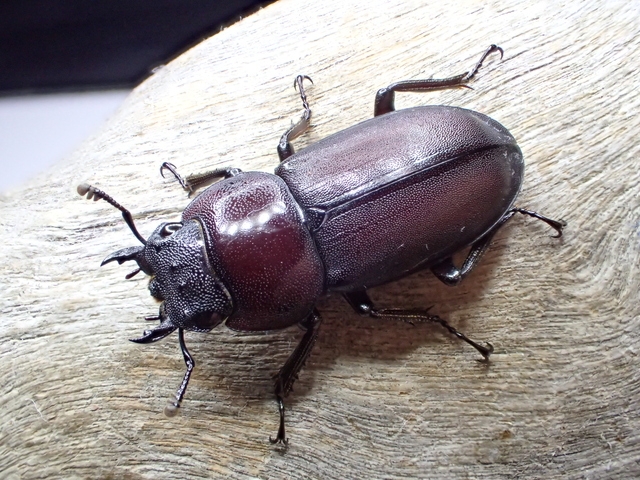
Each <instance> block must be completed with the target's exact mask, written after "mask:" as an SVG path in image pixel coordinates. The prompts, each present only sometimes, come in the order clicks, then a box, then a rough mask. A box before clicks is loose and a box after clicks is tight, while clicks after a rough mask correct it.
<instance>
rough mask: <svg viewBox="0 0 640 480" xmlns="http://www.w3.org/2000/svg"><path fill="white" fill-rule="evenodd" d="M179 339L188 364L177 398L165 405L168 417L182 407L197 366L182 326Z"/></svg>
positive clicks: (165, 412) (179, 330)
mask: <svg viewBox="0 0 640 480" xmlns="http://www.w3.org/2000/svg"><path fill="white" fill-rule="evenodd" d="M178 339H179V341H180V349H181V350H182V356H183V357H184V363H185V365H186V366H187V371H186V372H185V373H184V377H183V378H182V383H181V384H180V386H179V387H178V391H177V392H176V399H175V400H174V401H173V402H170V403H169V405H167V406H166V407H164V414H165V415H166V416H167V417H173V416H175V415H176V414H177V413H178V408H180V403H181V402H182V398H183V397H184V394H185V392H186V391H187V385H188V384H189V379H190V378H191V372H192V371H193V368H194V367H195V366H196V362H195V360H194V359H193V357H192V356H191V354H190V353H189V350H187V346H186V345H185V343H184V329H182V328H179V329H178Z"/></svg>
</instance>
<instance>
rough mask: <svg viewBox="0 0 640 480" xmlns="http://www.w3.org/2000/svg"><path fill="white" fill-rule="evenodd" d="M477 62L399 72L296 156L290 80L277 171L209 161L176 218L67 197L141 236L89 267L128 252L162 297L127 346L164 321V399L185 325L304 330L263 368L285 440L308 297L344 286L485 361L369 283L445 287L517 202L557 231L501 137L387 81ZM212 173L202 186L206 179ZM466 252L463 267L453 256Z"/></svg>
mask: <svg viewBox="0 0 640 480" xmlns="http://www.w3.org/2000/svg"><path fill="white" fill-rule="evenodd" d="M494 52H500V56H501V58H502V55H503V51H502V49H501V48H500V47H498V46H496V45H491V46H490V47H489V48H488V49H487V50H486V51H485V52H484V53H483V54H482V56H481V57H480V60H479V61H478V62H477V64H476V65H475V67H474V68H473V69H472V70H470V71H469V72H466V73H464V74H461V75H457V76H454V77H449V78H445V79H429V80H408V81H402V82H398V83H394V84H392V85H390V86H389V87H387V88H383V89H381V90H379V91H378V93H377V95H376V98H375V107H374V118H371V119H369V120H366V121H364V122H362V123H359V124H357V125H354V126H352V127H350V128H347V129H345V130H342V131H340V132H338V133H335V134H333V135H331V136H329V137H327V138H325V139H323V140H321V141H319V142H317V143H315V144H312V145H310V146H308V147H306V148H304V149H303V150H301V151H299V152H298V153H295V152H294V148H293V146H292V144H291V141H292V140H293V139H295V138H296V137H298V136H299V135H301V134H302V133H303V132H304V131H305V130H306V129H307V128H309V126H310V120H311V110H310V108H309V104H308V102H307V98H306V94H305V90H304V86H303V82H304V80H305V79H306V80H309V81H311V79H310V78H309V77H307V76H302V75H301V76H298V77H297V78H296V80H295V83H294V86H297V89H298V91H299V93H300V97H301V99H302V103H303V107H304V113H303V115H302V118H301V119H300V120H299V121H298V122H297V123H296V124H295V125H293V126H292V127H291V128H289V129H288V130H287V131H286V132H285V133H284V134H283V135H282V137H281V139H280V142H279V144H278V148H277V151H278V155H279V157H280V162H281V163H280V164H279V165H278V167H277V168H276V169H275V174H269V173H262V172H242V171H241V170H239V169H237V168H231V167H226V168H220V169H216V170H213V171H210V172H207V173H204V174H199V175H192V176H189V177H187V178H183V177H182V176H180V175H179V174H178V172H177V169H176V168H175V166H174V165H172V164H170V163H164V164H163V165H162V167H161V168H160V172H161V173H162V174H163V175H164V171H165V170H167V171H170V172H171V173H172V174H173V175H174V176H175V177H176V179H177V180H178V181H179V182H180V184H181V185H182V187H183V188H184V189H185V190H186V191H188V192H189V193H192V192H193V191H194V190H196V189H198V188H200V187H204V186H207V185H210V186H208V188H207V189H206V190H204V191H203V192H202V193H201V194H200V195H199V196H197V197H196V198H195V199H194V200H193V201H192V202H191V203H190V204H189V205H188V206H187V208H186V209H185V210H184V212H183V214H182V221H180V222H169V223H163V224H161V225H160V226H158V227H157V228H156V229H155V231H154V232H153V233H152V234H151V236H150V237H149V238H148V239H145V238H144V237H143V236H142V235H141V234H140V233H139V232H138V230H137V229H136V227H135V225H134V222H133V217H132V216H131V213H130V212H129V211H128V210H127V209H126V208H124V207H122V206H121V205H120V204H119V203H118V202H116V201H115V200H114V199H113V198H112V197H110V196H109V195H107V194H106V193H105V192H103V191H102V190H99V189H97V188H95V187H92V186H90V185H87V184H82V185H80V186H79V187H78V193H79V194H80V195H87V197H88V198H92V197H93V198H94V199H96V200H98V199H104V200H106V201H107V202H109V203H110V204H111V205H113V206H114V207H116V208H118V209H119V210H120V211H121V212H122V216H123V218H124V220H125V222H126V223H127V225H128V226H129V228H130V229H131V231H132V232H133V234H134V235H135V236H136V237H137V239H138V240H139V241H140V242H141V243H142V246H138V247H129V248H125V249H122V250H118V251H117V252H114V253H112V254H111V255H109V256H107V257H106V258H105V259H104V261H103V262H102V265H104V264H106V263H109V262H112V261H117V262H118V263H119V264H122V263H123V262H126V261H131V260H132V261H135V262H136V263H137V264H138V268H137V269H136V270H135V271H133V272H131V273H130V274H129V275H127V279H128V278H131V277H132V276H134V275H135V274H137V273H138V272H140V271H143V272H144V273H145V274H147V275H149V276H150V277H151V281H150V283H149V290H150V292H151V295H152V296H153V297H155V298H156V299H158V300H160V301H161V304H160V311H159V313H158V315H155V316H152V317H147V320H155V321H159V325H157V326H156V327H155V328H152V329H150V330H145V332H144V333H143V335H142V336H141V337H139V338H135V339H132V341H133V342H137V343H150V342H155V341H157V340H160V339H162V338H164V337H166V336H167V335H169V334H170V333H172V332H173V331H175V330H178V339H179V342H180V347H181V349H182V353H183V355H184V360H185V363H186V366H187V370H186V373H185V375H184V379H183V381H182V383H181V385H180V387H179V388H178V390H177V392H176V398H175V401H173V402H172V403H171V404H170V405H169V406H167V408H165V413H166V414H167V415H168V416H171V415H174V414H175V413H176V411H177V409H178V407H179V406H180V403H181V401H182V398H183V396H184V393H185V390H186V388H187V384H188V382H189V378H190V376H191V372H192V370H193V367H194V365H195V362H194V360H193V358H192V357H191V355H190V354H189V351H188V350H187V347H186V346H185V342H184V331H185V330H190V331H197V332H207V331H210V330H211V329H213V328H214V327H216V326H218V325H220V324H221V323H223V322H224V323H225V324H226V326H227V327H229V328H231V329H234V330H238V331H243V332H249V331H270V330H278V329H282V328H286V327H289V326H291V325H294V324H299V325H300V326H301V327H302V328H303V329H304V330H305V333H304V335H303V337H302V340H301V341H300V343H299V344H298V346H297V347H296V348H295V350H294V351H293V353H292V354H291V355H290V356H289V358H288V359H287V361H286V362H285V364H284V366H283V367H282V368H281V369H280V371H279V372H278V373H277V374H276V375H275V396H276V400H277V404H278V409H279V414H280V423H279V428H278V433H277V436H276V438H275V439H272V438H271V437H270V438H269V440H270V441H271V442H272V443H276V442H279V443H284V444H286V443H287V439H286V436H285V422H284V415H285V408H284V401H283V399H284V398H285V397H286V396H287V394H288V393H289V392H290V391H291V387H292V385H293V383H294V380H295V379H296V378H297V374H298V372H299V371H300V369H301V368H302V366H303V365H304V363H305V361H306V360H307V358H308V357H309V354H310V353H311V350H312V348H313V345H314V343H315V341H316V339H317V337H318V329H319V326H320V322H321V317H320V314H319V313H318V312H317V310H316V309H315V304H316V302H317V300H318V298H319V297H321V296H322V295H325V294H327V293H329V292H339V293H342V295H343V296H344V298H345V299H346V300H347V302H348V303H349V304H350V305H351V306H352V307H353V309H354V310H355V311H356V312H357V313H359V314H361V315H364V316H368V317H371V318H376V319H386V318H393V319H403V320H405V321H408V322H435V323H438V324H440V325H442V326H443V327H444V328H446V329H447V330H448V331H449V332H450V333H451V334H453V335H455V336H456V337H458V338H459V339H461V340H463V341H465V342H467V343H469V344H470V345H472V346H473V347H474V348H475V349H476V350H478V351H479V352H480V353H481V354H482V356H483V357H484V359H487V358H488V357H489V355H490V354H491V352H492V351H493V347H492V346H491V344H487V345H486V346H485V345H480V344H478V343H476V342H474V341H473V340H471V339H469V338H467V337H466V336H465V335H464V334H462V333H461V332H459V331H457V330H456V329H455V328H453V327H452V326H451V325H449V324H448V323H447V322H446V321H445V320H443V319H442V318H440V317H438V316H437V315H432V314H430V313H428V311H427V310H415V311H414V310H402V309H381V308H378V307H376V306H375V305H374V304H373V303H372V301H371V299H370V298H369V296H368V294H367V289H369V288H370V287H374V286H377V285H381V284H384V283H388V282H391V281H393V280H396V279H399V278H401V277H404V276H406V275H409V274H411V273H413V272H416V271H418V270H423V269H427V268H429V269H431V271H432V272H433V273H434V274H435V276H436V277H437V278H438V279H440V280H441V281H442V282H444V283H445V284H447V285H457V284H458V283H459V282H460V281H461V280H462V279H463V278H465V277H466V276H467V275H468V274H469V273H470V272H471V271H472V270H473V268H474V267H475V266H476V265H477V264H478V261H479V259H480V257H481V256H482V254H483V253H484V252H485V251H486V250H487V248H488V247H489V244H490V242H491V239H492V238H493V236H494V235H495V233H496V232H497V231H498V230H499V229H500V228H501V227H502V226H503V225H504V224H505V223H506V222H507V221H508V220H509V219H510V218H511V217H513V215H514V214H516V213H521V214H525V215H529V216H531V217H534V218H537V219H539V220H542V221H544V222H546V223H547V224H548V225H550V226H551V227H552V228H553V229H555V230H556V232H557V235H556V237H560V236H561V235H562V229H563V227H564V226H565V222H563V221H561V220H560V221H558V220H552V219H550V218H547V217H545V216H542V215H540V214H538V213H535V212H532V211H529V210H525V209H522V208H518V207H515V206H514V202H515V199H516V197H517V195H518V192H519V191H520V186H521V184H522V180H523V175H524V162H523V157H522V153H521V151H520V149H519V148H518V146H517V144H516V141H515V139H514V138H513V136H512V135H511V134H510V133H509V132H508V131H507V130H506V129H505V128H504V127H503V126H502V125H500V124H499V123H498V122H496V121H495V120H493V119H491V118H489V117H487V116H486V115H483V114H481V113H477V112H474V111H471V110H465V109H462V108H458V107H451V106H422V107H415V108H408V109H403V110H397V111H396V110H395V108H394V94H395V92H429V91H433V90H440V89H447V88H456V87H467V85H466V82H468V81H469V80H471V79H472V78H473V77H474V75H475V74H476V73H477V72H478V70H479V69H480V67H481V66H482V62H483V61H484V60H485V59H486V57H487V56H488V55H490V54H491V53H494ZM214 182H215V183H214ZM466 248H469V252H468V254H467V256H466V259H465V260H464V262H463V263H462V266H460V267H457V266H456V265H455V264H454V262H453V260H452V257H453V255H454V254H455V253H457V252H460V251H462V250H464V249H466Z"/></svg>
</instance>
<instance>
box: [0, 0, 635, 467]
mask: <svg viewBox="0 0 640 480" xmlns="http://www.w3.org/2000/svg"><path fill="white" fill-rule="evenodd" d="M639 10H640V9H639V8H638V4H637V2H628V1H619V2H618V1H610V0H606V1H605V0H602V1H582V2H580V1H559V2H553V3H546V2H528V1H521V2H515V1H509V0H508V1H505V0H501V1H496V0H491V1H489V2H484V3H480V2H476V1H472V0H469V1H466V0H457V1H455V2H450V1H441V2H430V3H429V4H421V3H420V2H408V1H407V2H403V1H398V0H395V1H388V0H385V1H375V0H374V1H372V0H368V1H366V2H365V1H352V2H343V1H325V2H304V1H300V0H281V1H280V2H277V3H275V4H273V5H271V6H269V7H268V8H265V9H264V10H261V11H260V12H258V13H256V14H255V15H252V16H250V17H249V18H247V19H245V20H243V21H241V22H239V23H237V24H235V25H233V26H231V27H230V28H228V29H226V30H224V31H223V32H221V33H220V34H218V35H216V36H214V37H212V38H210V39H208V40H206V41H203V42H202V43H201V44H200V45H198V46H196V47H195V48H193V49H191V50H189V51H188V52H186V53H185V54H183V55H181V56H180V57H179V58H177V59H176V60H174V61H173V62H171V63H170V64H169V65H167V66H166V67H164V68H162V69H160V70H159V71H158V72H156V73H154V74H153V75H152V76H151V77H150V78H149V79H148V80H147V81H145V82H144V83H143V84H142V85H141V86H140V87H138V88H137V89H136V90H135V91H134V92H133V93H132V95H131V96H130V97H129V99H128V100H127V101H126V103H125V104H124V105H123V107H122V108H121V109H120V110H119V112H118V113H117V114H116V115H114V117H113V118H112V119H111V120H110V121H109V123H108V124H107V125H106V126H105V127H104V128H103V129H102V130H101V131H100V132H99V133H97V134H96V135H95V136H94V137H93V138H91V139H90V140H89V141H87V142H86V143H85V144H84V145H83V146H82V147H81V148H80V149H79V150H78V151H77V152H75V153H74V154H73V155H72V156H71V157H70V158H68V159H67V160H66V161H65V162H63V163H61V164H60V165H58V166H56V167H55V168H53V169H51V170H50V171H49V172H48V173H47V174H45V175H42V176H41V177H39V178H37V179H35V180H34V181H32V182H30V183H28V184H26V185H24V186H23V187H22V188H20V189H18V190H16V191H14V192H11V193H9V194H7V195H5V197H4V199H3V203H2V207H1V212H0V224H1V231H0V235H1V242H2V245H3V246H4V247H3V253H4V256H3V261H2V266H1V267H0V268H1V270H0V273H1V275H0V278H1V280H0V281H1V282H2V287H1V291H2V295H1V299H0V308H1V311H2V320H3V321H2V327H1V329H2V330H1V332H2V336H1V340H0V355H1V357H0V358H1V362H0V372H1V379H2V380H1V381H2V400H1V406H2V408H1V410H0V411H1V412H2V413H1V425H2V428H1V431H0V476H2V477H3V478H12V479H17V478H24V479H28V478H54V477H57V478H180V479H183V478H215V477H230V478H239V479H249V478H265V479H266V478H268V479H273V478H287V479H292V478H300V479H303V478H305V479H306V478H347V479H350V478H353V479H361V478H436V479H439V478H442V479H451V478H492V479H495V478H503V479H511V478H545V479H549V478H558V479H560V478H598V479H601V478H637V477H640V465H639V464H638V458H640V443H639V441H640V433H639V432H640V425H639V422H638V414H639V410H640V408H639V401H638V398H639V397H638V395H639V390H638V381H639V378H638V376H639V375H638V368H637V365H638V331H639V328H640V325H639V323H640V322H639V308H638V287H639V277H638V273H639V272H638V257H639V254H638V252H639V247H640V237H639V223H638V222H639V218H640V205H639V201H638V198H639V197H638V193H639V192H638V185H639V173H638V171H639V169H638V158H639V153H640V152H639V147H638V141H637V135H638V132H639V131H640V120H639V117H638V114H637V112H638V111H639V107H640V105H639V104H640V100H639V98H640V97H639V96H638V93H637V85H638V81H637V64H638V59H639V58H640V40H639V37H638V31H639V26H640V20H639V19H640V11H639ZM490 43H498V44H500V45H501V46H502V47H504V49H505V58H504V60H503V61H502V62H499V61H498V60H497V59H496V58H492V59H491V60H490V61H488V62H487V63H486V65H485V67H484V68H483V70H482V71H481V74H480V75H479V77H478V78H477V80H476V81H475V83H474V88H475V90H474V91H467V90H459V91H449V92H442V93H438V94H432V95H428V96H426V95H408V94H406V95H401V96H400V97H399V100H398V103H399V105H400V106H409V105H418V104H425V103H447V104H456V105H460V106H464V107H468V108H472V109H476V110H478V111H481V112H484V113H487V114H489V115H491V116H492V117H494V118H495V119H497V120H498V121H500V122H501V123H503V124H504V125H505V126H507V127H508V128H509V129H510V130H511V131H512V133H513V134H514V135H515V136H516V138H518V140H519V142H520V145H521V147H522V149H523V151H524V153H525V155H526V160H527V162H528V163H527V171H526V182H525V186H524V190H523V192H522V195H521V199H520V204H521V205H522V206H527V207H530V208H534V209H538V210H540V211H541V212H544V213H546V214H548V215H551V216H556V217H561V218H564V219H566V220H567V221H568V222H569V226H568V227H567V231H566V236H565V237H564V238H563V239H562V241H557V240H555V239H552V238H550V237H549V235H550V233H551V232H550V231H549V229H548V228H545V226H544V225H542V224H541V223H539V222H535V221H530V220H527V219H524V218H518V219H517V220H514V221H513V222H512V224H511V225H510V226H508V227H507V228H505V229H504V231H502V232H501V233H500V234H499V235H498V236H497V237H496V240H495V242H494V245H493V248H492V249H491V251H490V252H489V254H488V255H487V257H486V258H485V260H484V262H483V264H482V266H481V267H480V268H479V269H478V271H476V272H474V274H473V275H471V277H470V278H469V279H468V280H467V281H466V282H465V283H464V284H463V285H462V286H460V287H458V288H447V287H445V286H443V285H441V284H440V283H439V282H438V281H437V280H435V279H434V278H433V277H432V276H430V275H429V274H428V273H424V274H420V275H416V276H414V277H412V278H409V279H405V280H403V281H401V282H398V283H395V284H392V285H388V286H385V287H381V288H378V289H376V290H375V292H373V295H374V298H375V300H376V301H378V302H379V303H380V304H381V305H384V306H390V307H394V306H395V307H398V306H401V307H420V306H430V305H435V307H434V310H433V311H435V312H437V313H439V314H441V315H442V316H443V317H445V318H447V319H449V320H450V321H451V322H452V323H453V324H454V325H456V326H458V327H459V328H461V329H462V330H464V331H465V332H466V333H467V334H468V335H469V336H471V337H473V338H476V339H479V340H484V339H486V340H490V341H491V342H492V343H493V344H494V345H495V347H496V353H495V355H494V356H493V359H492V362H491V365H489V366H485V365H482V364H481V363H478V362H476V361H475V360H476V359H477V358H478V355H477V354H476V352H474V351H473V350H472V349H471V348H469V347H468V346H466V345H464V344H461V343H458V342H456V341H455V340H452V339H450V338H449V337H447V336H446V335H444V334H443V333H441V332H440V331H439V330H438V329H436V328H432V327H429V326H416V327H411V326H410V325H406V324H394V323H372V322H371V321H367V320H365V319H360V318H358V317H356V316H355V315H354V314H353V313H351V312H350V310H349V308H348V307H347V306H346V305H345V304H344V302H342V301H341V299H340V298H331V299H327V300H323V301H322V303H321V305H320V309H321V311H322V313H323V315H324V318H325V323H324V325H323V329H322V332H321V335H320V338H319V340H318V343H317V345H316V348H315V351H314V353H313V355H312V357H311V360H310V362H309V364H308V365H307V367H306V368H305V369H304V370H303V372H302V374H301V376H300V381H299V382H298V383H297V385H296V391H295V393H294V394H293V395H292V396H291V398H290V399H289V402H288V405H289V407H290V414H289V417H288V428H289V430H288V435H289V438H290V440H291V444H290V447H289V449H288V450H287V451H286V453H284V454H282V452H281V451H279V450H278V449H276V448H274V447H273V446H271V445H270V444H269V443H268V442H267V437H268V436H269V435H274V434H275V430H276V426H277V413H276V407H275V404H274V403H273V400H272V387H271V381H270V375H271V374H272V373H273V372H275V371H276V370H277V369H278V368H279V366H280V365H281V364H282V362H283V361H284V359H285V358H286V356H287V355H288V354H289V352H290V351H291V350H292V348H293V346H294V345H295V342H296V341H297V339H298V338H299V332H298V331H297V330H296V329H292V330H291V331H285V332H280V333H277V334H274V335H249V336H247V335H238V334H235V333H232V332H229V331H228V330H225V329H224V328H220V329H218V330H216V331H215V332H213V333H210V334H207V335H202V334H189V335H188V338H187V340H188V342H189V344H190V346H191V351H192V353H193V355H194V356H195V357H196V359H197V361H198V365H197V369H196V371H195V374H194V378H193V381H192V384H191V386H190V389H189V391H188V396H187V400H186V401H185V404H184V408H183V409H182V414H181V415H180V416H178V417H176V418H173V419H167V418H165V417H164V416H163V414H162V408H163V406H164V404H165V402H166V399H167V398H168V397H169V396H170V395H171V394H172V392H173V390H174V388H175V387H176V386H177V385H178V383H179V381H180V378H181V376H182V373H183V368H184V367H183V363H182V359H181V355H180V353H179V349H178V345H177V342H176V340H175V336H174V337H171V338H170V339H167V340H165V341H163V342H161V343H159V344H155V345H151V346H138V345H134V344H132V343H129V342H127V341H126V339H127V338H131V337H134V336H137V335H139V333H140V332H141V331H142V330H143V329H144V328H145V327H146V325H145V324H144V321H143V320H142V317H143V316H144V315H148V314H151V313H153V311H154V310H155V308H156V307H155V306H154V304H153V302H152V301H151V299H150V297H149V296H148V291H147V290H146V281H145V280H144V279H142V278H139V279H135V280H131V281H125V280H124V279H123V276H124V274H125V273H126V272H128V269H125V268H118V267H117V266H115V265H109V266H107V267H104V268H98V265H99V262H100V260H101V259H102V258H103V257H104V256H105V255H106V254H107V253H110V252H112V251H113V250H115V249H117V248H121V247H125V246H129V245H135V244H136V241H135V239H134V238H133V236H132V235H131V234H130V233H129V232H128V230H127V228H126V226H125V225H124V224H123V222H122V221H121V219H120V217H119V214H118V212H117V211H115V210H114V209H112V208H111V207H109V206H108V205H106V204H105V203H104V202H98V203H89V202H87V201H86V200H83V199H81V198H80V197H78V196H77V195H76V193H75V191H74V190H75V185H76V184H77V183H79V182H81V181H87V180H88V181H91V182H92V183H95V184H96V185H98V186H100V187H102V188H104V189H105V190H107V191H108V192H109V193H111V194H112V195H113V196H114V197H116V198H117V199H118V201H120V202H121V203H123V204H124V205H126V206H128V207H129V208H131V210H132V211H133V212H134V213H135V216H136V219H137V222H138V225H139V228H140V229H141V230H142V231H143V232H144V233H145V234H148V233H149V232H150V231H151V230H152V228H154V226H155V225H156V224H157V223H158V222H159V221H161V220H165V219H175V218H178V216H179V212H180V210H181V209H182V208H184V206H185V205H186V204H187V202H188V200H187V199H186V198H185V196H184V195H183V194H182V193H181V191H180V190H179V189H178V188H177V186H176V184H175V183H172V182H169V181H167V180H162V179H161V178H160V176H159V174H158V167H159V165H160V164H161V163H162V162H163V161H170V162H173V163H175V164H176V165H177V166H178V167H179V168H180V170H181V171H182V172H184V173H189V172H197V171H202V170H204V169H206V168H209V167H211V166H214V165H216V166H217V165H233V166H238V167H241V168H243V169H245V170H251V169H260V170H266V171H268V170H271V169H272V168H273V167H274V165H275V164H276V162H277V157H276V154H275V145H276V143H277V140H278V138H279V135H280V134H281V133H282V131H283V130H284V129H285V128H286V127H287V126H288V125H289V124H290V122H291V120H292V119H294V118H297V116H298V115H299V113H300V104H299V103H300V102H299V99H298V98H297V96H296V94H295V92H294V91H293V88H292V83H293V78H294V76H295V75H296V74H298V73H305V74H308V75H310V76H312V77H313V79H314V81H315V84H314V86H313V87H311V88H309V92H308V93H309V99H310V102H311V104H312V108H313V111H314V119H313V123H314V128H313V129H312V130H311V131H310V132H309V133H308V134H307V135H306V136H305V137H304V138H302V139H300V141H299V142H298V143H297V145H298V146H303V145H306V144H309V143H311V142H313V141H315V140H317V139H319V138H322V137H324V136H326V135H328V134H330V133H332V132H335V131H337V130H339V129H341V128H344V127H346V126H348V125H351V124H353V123H355V122H357V121H360V120H363V119H366V118H368V117H370V116H371V113H372V105H373V95H374V92H375V91H376V89H377V88H379V87H381V86H385V85H387V84H389V83H390V82H392V81H395V80H400V79H407V78H414V77H419V76H431V75H433V76H445V75H452V74H457V73H461V72H462V71H465V70H466V69H467V68H468V67H469V66H470V65H471V64H472V63H473V62H474V61H475V59H476V58H477V57H478V54H479V53H480V52H481V51H482V50H483V49H484V48H486V46H487V45H489V44H490Z"/></svg>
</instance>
